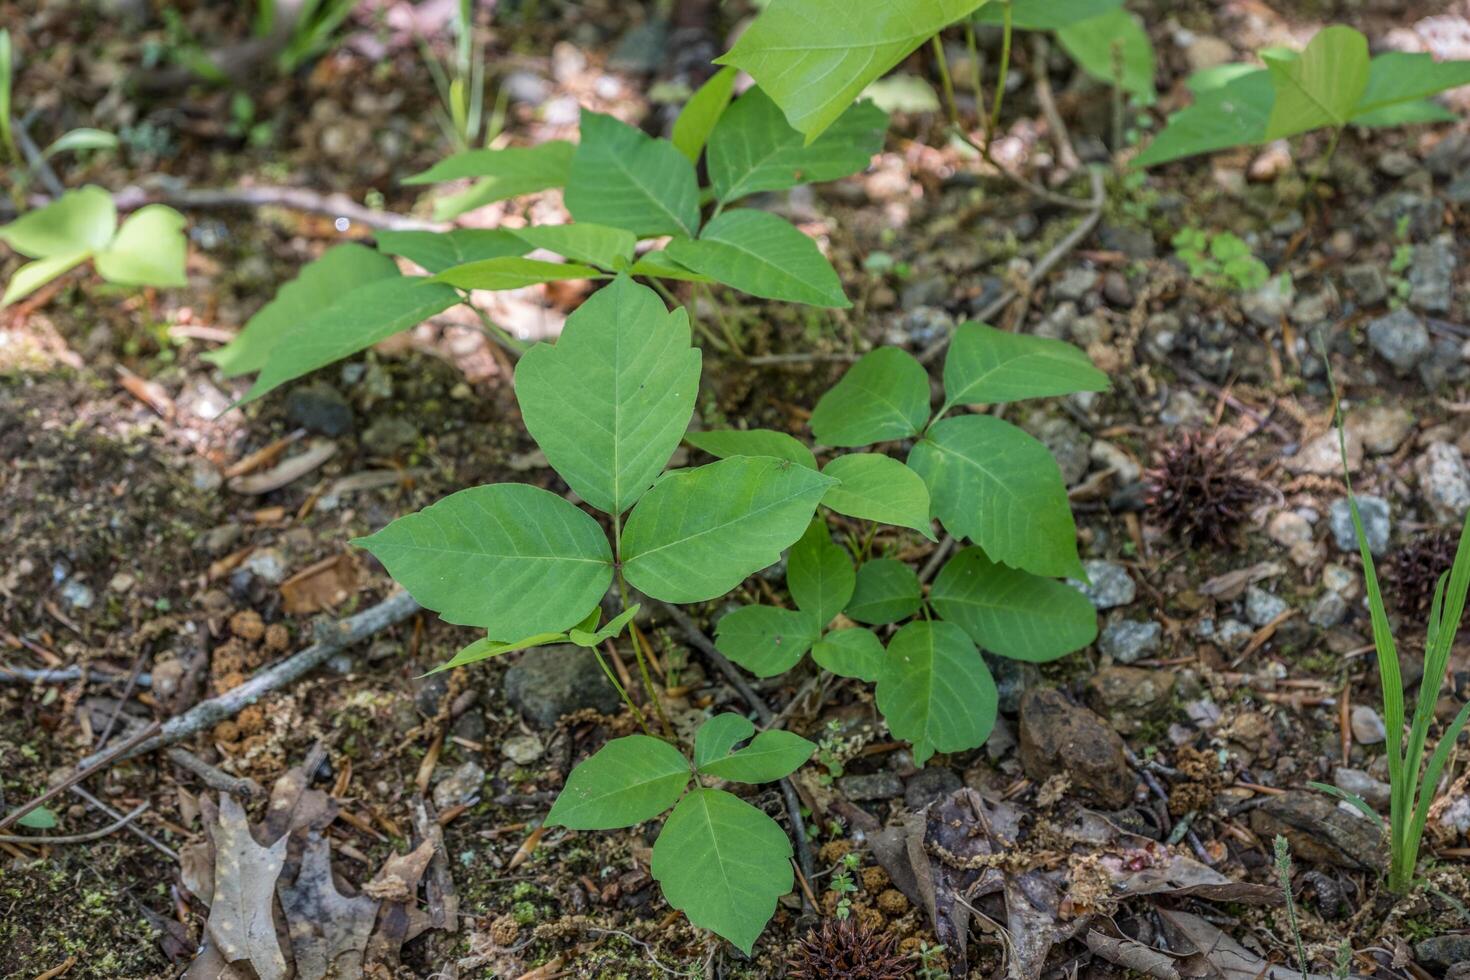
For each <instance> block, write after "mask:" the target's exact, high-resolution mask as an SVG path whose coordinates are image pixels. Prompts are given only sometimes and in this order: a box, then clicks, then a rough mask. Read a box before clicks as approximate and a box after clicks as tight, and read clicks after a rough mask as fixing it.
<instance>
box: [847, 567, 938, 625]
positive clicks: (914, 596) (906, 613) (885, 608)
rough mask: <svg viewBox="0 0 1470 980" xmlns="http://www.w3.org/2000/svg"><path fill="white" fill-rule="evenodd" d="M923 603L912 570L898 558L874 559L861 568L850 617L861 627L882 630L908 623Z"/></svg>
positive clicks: (849, 612)
mask: <svg viewBox="0 0 1470 980" xmlns="http://www.w3.org/2000/svg"><path fill="white" fill-rule="evenodd" d="M923 601H924V590H923V589H922V588H921V587H920V586H919V576H918V575H916V574H914V570H913V569H912V568H910V567H909V566H907V565H905V564H904V563H903V562H901V561H899V560H898V559H896V558H874V559H873V560H872V561H867V562H864V563H863V564H862V565H860V566H859V567H858V570H857V587H856V588H854V589H853V593H852V599H851V600H850V601H849V602H848V603H847V615H848V618H850V619H855V620H857V621H858V622H859V623H867V624H868V625H870V626H882V625H884V624H886V623H896V622H898V621H899V620H901V619H908V618H909V617H910V616H912V615H913V614H914V613H916V612H918V611H919V606H920V604H921V603H922V602H923Z"/></svg>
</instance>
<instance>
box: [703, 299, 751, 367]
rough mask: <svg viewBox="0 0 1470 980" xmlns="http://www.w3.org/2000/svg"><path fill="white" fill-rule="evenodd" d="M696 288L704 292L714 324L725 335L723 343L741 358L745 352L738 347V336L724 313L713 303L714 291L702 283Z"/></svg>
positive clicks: (718, 305) (717, 304)
mask: <svg viewBox="0 0 1470 980" xmlns="http://www.w3.org/2000/svg"><path fill="white" fill-rule="evenodd" d="M696 287H697V288H698V289H701V290H703V291H704V298H705V300H707V301H708V302H709V306H710V309H711V310H713V311H714V314H715V322H716V323H718V324H719V325H720V332H721V333H723V334H724V335H725V342H726V343H727V344H729V345H730V350H732V351H733V352H735V353H736V354H738V355H740V356H742V357H743V356H744V355H745V352H744V350H742V349H741V346H740V336H739V334H737V333H736V332H735V330H734V329H733V328H731V326H730V321H729V320H728V319H726V318H725V314H724V312H723V311H722V310H721V309H720V304H719V303H717V302H716V301H715V294H714V291H713V290H711V289H710V288H709V286H707V285H705V284H704V283H697V284H696Z"/></svg>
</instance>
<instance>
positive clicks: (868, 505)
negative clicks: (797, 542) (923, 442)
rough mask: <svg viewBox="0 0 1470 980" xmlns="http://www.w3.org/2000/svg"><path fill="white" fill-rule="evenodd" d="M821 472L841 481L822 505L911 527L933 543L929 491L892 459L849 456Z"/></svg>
mask: <svg viewBox="0 0 1470 980" xmlns="http://www.w3.org/2000/svg"><path fill="white" fill-rule="evenodd" d="M822 472H823V473H824V474H826V475H827V476H830V477H832V478H833V479H835V480H839V481H841V482H840V483H839V484H838V485H837V486H835V487H833V488H832V489H831V490H828V491H827V495H826V496H825V497H823V498H822V504H823V505H824V506H827V507H830V508H832V509H833V510H835V511H836V512H837V513H839V514H845V515H847V516H848V517H856V518H860V519H861V520H865V521H877V522H878V523H879V524H892V525H894V526H895V527H908V528H913V529H914V530H915V531H918V532H919V533H920V534H922V535H923V536H924V537H926V538H928V539H929V540H930V541H933V540H934V530H933V528H931V527H930V524H931V518H930V516H929V513H930V511H929V489H928V487H926V486H924V481H923V480H922V479H921V478H920V477H919V474H917V473H915V472H914V471H913V470H911V469H909V468H908V467H907V466H905V465H903V463H901V462H899V461H898V460H896V459H894V458H893V457H892V456H884V455H881V454H879V453H849V454H847V455H846V456H838V457H837V458H836V459H834V460H832V461H831V462H830V463H828V464H827V465H826V466H824V467H822Z"/></svg>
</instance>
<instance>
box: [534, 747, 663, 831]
mask: <svg viewBox="0 0 1470 980" xmlns="http://www.w3.org/2000/svg"><path fill="white" fill-rule="evenodd" d="M691 775H692V773H691V772H690V770H689V760H688V759H685V758H684V756H683V754H681V753H680V752H679V750H678V749H676V748H674V747H673V746H672V745H670V744H669V743H668V742H663V741H660V740H659V739H656V738H652V737H650V736H648V735H628V736H626V737H624V738H615V739H613V740H612V741H611V742H608V743H607V744H606V745H604V746H603V747H602V748H600V749H598V750H597V753H596V754H595V755H593V756H592V757H591V758H590V759H588V760H587V761H586V762H584V763H582V764H581V765H580V766H578V767H577V768H575V769H573V770H572V774H571V775H570V776H568V777H567V783H566V785H565V786H563V787H562V791H561V793H560V795H558V796H557V798H556V802H555V803H553V804H552V805H551V812H550V813H548V814H547V815H546V823H545V826H547V827H566V828H568V829H570V830H615V829H617V828H619V827H632V826H634V825H635V824H640V823H642V822H643V821H645V820H652V819H653V818H654V817H656V816H658V815H659V814H660V813H663V812H664V811H665V810H667V809H668V808H669V807H671V806H673V805H674V804H675V803H676V802H678V800H679V794H681V793H683V792H684V787H685V786H687V785H689V777H690V776H691Z"/></svg>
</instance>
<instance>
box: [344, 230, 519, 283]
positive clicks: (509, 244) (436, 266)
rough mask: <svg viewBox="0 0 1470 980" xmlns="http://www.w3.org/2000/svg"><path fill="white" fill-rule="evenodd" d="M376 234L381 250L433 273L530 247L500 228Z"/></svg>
mask: <svg viewBox="0 0 1470 980" xmlns="http://www.w3.org/2000/svg"><path fill="white" fill-rule="evenodd" d="M377 238H378V251H380V252H383V253H384V254H386V255H401V256H403V257H404V258H405V259H408V260H409V261H410V262H414V263H417V264H418V265H420V266H422V267H423V268H424V270H425V271H426V272H429V273H430V274H435V273H440V272H443V271H444V270H445V269H452V268H454V267H455V266H457V265H465V264H466V263H469V262H479V261H481V260H483V259H498V258H503V257H505V256H513V255H524V254H526V252H527V251H528V250H529V246H527V245H526V243H525V242H523V241H521V240H520V239H519V238H517V237H516V236H515V235H514V234H512V233H511V232H508V231H504V230H502V229H499V228H456V229H454V230H453V231H380V232H378V233H377ZM339 247H344V246H339Z"/></svg>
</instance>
